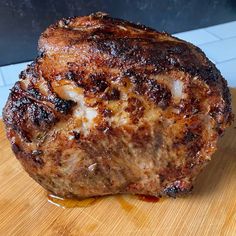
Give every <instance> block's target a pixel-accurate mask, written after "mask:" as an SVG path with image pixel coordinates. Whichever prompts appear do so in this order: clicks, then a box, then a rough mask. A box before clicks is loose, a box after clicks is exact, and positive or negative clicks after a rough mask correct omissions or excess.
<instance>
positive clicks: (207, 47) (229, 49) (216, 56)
mask: <svg viewBox="0 0 236 236" xmlns="http://www.w3.org/2000/svg"><path fill="white" fill-rule="evenodd" d="M235 30H236V29H235ZM199 47H200V48H201V49H202V50H203V51H204V52H205V53H206V55H207V56H209V57H210V58H212V59H213V61H215V62H223V61H227V60H231V59H234V58H236V37H235V38H230V39H224V40H220V41H216V42H212V43H208V44H204V45H200V46H199Z"/></svg>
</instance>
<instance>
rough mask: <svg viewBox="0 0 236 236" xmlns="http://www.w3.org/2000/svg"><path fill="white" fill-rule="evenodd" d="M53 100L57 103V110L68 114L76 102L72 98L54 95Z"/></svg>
mask: <svg viewBox="0 0 236 236" xmlns="http://www.w3.org/2000/svg"><path fill="white" fill-rule="evenodd" d="M51 102H52V103H53V104H54V105H55V108H56V110H57V111H59V112H60V113H62V114H68V113H69V112H70V110H71V108H72V107H73V106H74V105H75V104H76V103H75V102H73V101H71V100H64V99H62V98H59V97H53V98H52V99H51Z"/></svg>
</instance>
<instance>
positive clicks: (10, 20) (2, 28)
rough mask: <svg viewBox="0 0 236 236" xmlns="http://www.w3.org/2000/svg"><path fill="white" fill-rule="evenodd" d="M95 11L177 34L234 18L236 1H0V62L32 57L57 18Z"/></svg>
mask: <svg viewBox="0 0 236 236" xmlns="http://www.w3.org/2000/svg"><path fill="white" fill-rule="evenodd" d="M96 11H104V12H107V13H109V14H110V15H112V16H113V17H118V18H123V19H126V20H130V21H133V22H139V23H142V24H145V25H147V26H149V27H153V28H155V29H158V30H159V31H167V32H169V33H178V32H182V31H188V30H192V29H197V28H203V27H206V26H211V25H216V24H220V23H224V22H229V21H234V20H236V0H188V1H187V0H137V1H135V0H120V1H117V0H116V1H115V0H57V1H53V0H47V1H40V0H1V1H0V32H1V33H0V65H8V64H13V63H19V62H23V61H30V60H32V59H33V58H34V57H35V56H36V55H37V41H38V37H39V35H40V33H41V32H42V31H43V30H44V29H45V28H46V27H47V26H48V25H50V24H52V23H54V22H55V21H56V20H58V19H60V18H62V17H68V16H80V15H86V14H90V13H92V12H96Z"/></svg>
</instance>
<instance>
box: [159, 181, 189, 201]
mask: <svg viewBox="0 0 236 236" xmlns="http://www.w3.org/2000/svg"><path fill="white" fill-rule="evenodd" d="M192 188H193V187H192V185H190V184H189V183H186V182H184V181H181V180H180V181H179V180H177V181H175V182H174V183H173V184H172V185H170V186H168V187H166V188H165V189H164V191H163V192H164V194H165V195H167V196H169V197H173V198H176V197H177V196H178V195H184V194H186V193H189V192H191V191H192Z"/></svg>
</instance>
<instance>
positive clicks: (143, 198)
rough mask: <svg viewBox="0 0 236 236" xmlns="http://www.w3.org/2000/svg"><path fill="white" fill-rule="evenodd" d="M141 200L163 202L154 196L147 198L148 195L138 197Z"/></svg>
mask: <svg viewBox="0 0 236 236" xmlns="http://www.w3.org/2000/svg"><path fill="white" fill-rule="evenodd" d="M136 196H137V197H138V199H139V200H141V201H144V202H159V201H160V200H161V198H160V197H154V196H147V195H142V194H140V195H136Z"/></svg>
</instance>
